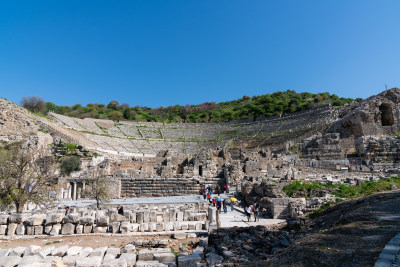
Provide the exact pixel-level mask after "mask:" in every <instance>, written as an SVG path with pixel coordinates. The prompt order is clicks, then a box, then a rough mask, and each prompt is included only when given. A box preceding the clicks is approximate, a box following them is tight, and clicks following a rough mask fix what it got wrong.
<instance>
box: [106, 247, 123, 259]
mask: <svg viewBox="0 0 400 267" xmlns="http://www.w3.org/2000/svg"><path fill="white" fill-rule="evenodd" d="M120 253H121V249H120V248H107V252H106V256H107V255H113V256H114V258H116V257H117V256H118V255H119V254H120Z"/></svg>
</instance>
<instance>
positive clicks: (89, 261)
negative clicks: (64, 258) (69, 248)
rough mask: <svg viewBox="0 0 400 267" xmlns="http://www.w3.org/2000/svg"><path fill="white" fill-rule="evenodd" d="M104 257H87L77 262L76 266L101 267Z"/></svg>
mask: <svg viewBox="0 0 400 267" xmlns="http://www.w3.org/2000/svg"><path fill="white" fill-rule="evenodd" d="M102 259H103V258H102V257H100V256H94V257H91V256H89V257H87V258H82V259H79V260H76V262H75V266H76V267H100V265H101V261H102Z"/></svg>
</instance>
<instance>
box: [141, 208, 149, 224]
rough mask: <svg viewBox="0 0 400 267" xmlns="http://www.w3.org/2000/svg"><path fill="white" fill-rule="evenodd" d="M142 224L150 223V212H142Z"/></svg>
mask: <svg viewBox="0 0 400 267" xmlns="http://www.w3.org/2000/svg"><path fill="white" fill-rule="evenodd" d="M143 222H144V223H149V222H150V212H148V211H144V213H143Z"/></svg>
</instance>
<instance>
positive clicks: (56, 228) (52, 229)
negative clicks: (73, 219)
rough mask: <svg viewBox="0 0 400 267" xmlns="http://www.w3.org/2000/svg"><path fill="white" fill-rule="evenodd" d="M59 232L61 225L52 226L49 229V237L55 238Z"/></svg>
mask: <svg viewBox="0 0 400 267" xmlns="http://www.w3.org/2000/svg"><path fill="white" fill-rule="evenodd" d="M60 232H61V224H54V225H53V228H51V231H50V235H51V236H56V235H59V234H60Z"/></svg>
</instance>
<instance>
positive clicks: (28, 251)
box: [24, 245, 42, 256]
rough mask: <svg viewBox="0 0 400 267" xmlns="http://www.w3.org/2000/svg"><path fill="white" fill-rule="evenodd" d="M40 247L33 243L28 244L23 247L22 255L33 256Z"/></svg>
mask: <svg viewBox="0 0 400 267" xmlns="http://www.w3.org/2000/svg"><path fill="white" fill-rule="evenodd" d="M41 249H42V248H41V247H39V246H35V245H30V246H29V247H27V248H26V249H25V252H24V256H33V255H35V253H36V252H38V251H40V250H41Z"/></svg>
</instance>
